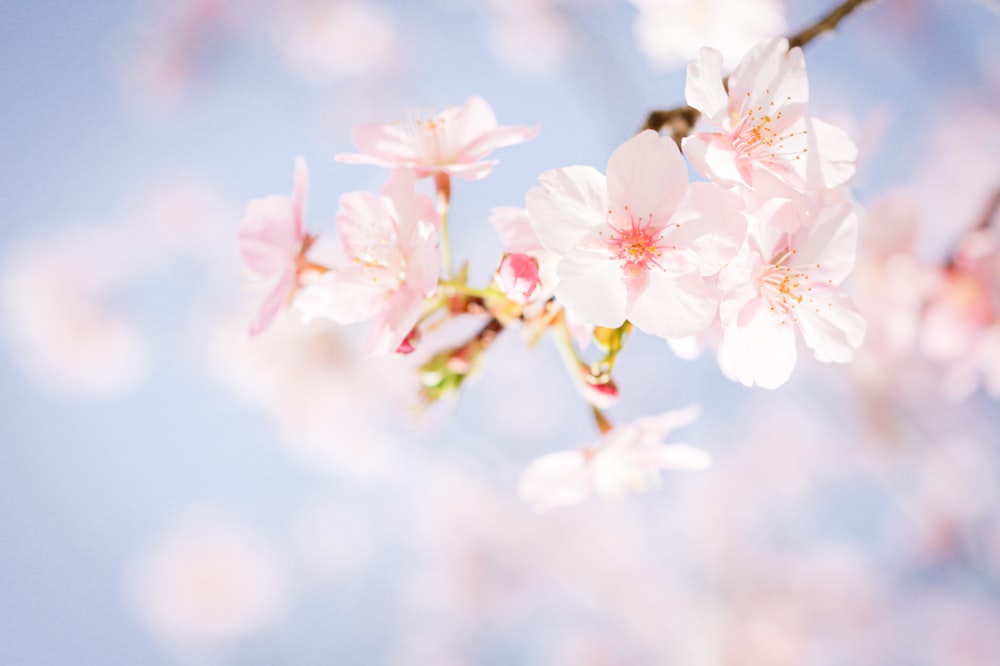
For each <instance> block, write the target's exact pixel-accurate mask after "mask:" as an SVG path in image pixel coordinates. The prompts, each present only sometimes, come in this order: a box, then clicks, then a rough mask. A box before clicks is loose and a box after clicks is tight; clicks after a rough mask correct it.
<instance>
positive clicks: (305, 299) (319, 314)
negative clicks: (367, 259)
mask: <svg viewBox="0 0 1000 666" xmlns="http://www.w3.org/2000/svg"><path fill="white" fill-rule="evenodd" d="M384 301H385V290H384V289H383V288H382V287H380V286H379V285H375V284H372V282H371V280H370V279H368V277H367V275H365V274H364V273H362V272H360V271H355V270H352V269H350V268H348V269H344V270H339V271H331V272H329V273H325V274H324V275H323V276H322V277H321V278H319V279H318V280H316V281H314V282H312V283H310V284H308V285H305V286H304V287H303V288H302V289H301V290H300V291H299V293H298V295H297V296H296V298H295V309H296V310H298V311H299V312H301V313H302V317H303V318H304V319H305V320H307V321H308V320H311V319H316V318H326V319H330V320H332V321H335V322H337V323H338V324H353V323H355V322H359V321H364V320H365V319H368V318H370V317H372V316H374V315H375V314H376V313H377V312H379V311H380V310H381V309H382V307H383V305H384Z"/></svg>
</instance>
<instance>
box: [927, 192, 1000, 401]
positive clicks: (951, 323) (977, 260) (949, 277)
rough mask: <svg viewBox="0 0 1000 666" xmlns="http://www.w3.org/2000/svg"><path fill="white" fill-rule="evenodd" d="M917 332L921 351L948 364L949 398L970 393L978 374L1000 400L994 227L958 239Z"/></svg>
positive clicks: (997, 237) (999, 239) (999, 260)
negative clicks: (919, 331)
mask: <svg viewBox="0 0 1000 666" xmlns="http://www.w3.org/2000/svg"><path fill="white" fill-rule="evenodd" d="M997 200H998V201H1000V194H998V195H997ZM998 208H1000V206H998ZM998 218H1000V214H998ZM922 329H923V330H922V340H921V342H922V348H923V350H924V353H926V354H927V356H928V357H930V358H932V359H934V360H936V361H944V362H947V363H948V364H949V366H950V367H949V372H948V378H947V379H948V381H947V385H946V388H947V389H948V390H949V391H950V392H951V394H952V396H953V397H955V398H961V397H965V396H966V395H968V394H969V393H971V392H972V391H973V390H974V389H975V387H976V385H977V383H978V380H979V377H980V376H982V379H983V383H984V385H985V387H986V390H987V391H988V392H989V394H990V395H992V396H993V397H996V398H1000V231H997V229H996V228H995V227H992V226H990V227H986V228H981V229H975V230H973V231H971V232H969V233H967V234H966V235H965V236H964V237H963V238H962V239H961V241H960V243H959V246H958V248H957V249H956V251H955V253H954V255H953V259H952V261H951V263H950V265H948V266H946V267H945V268H944V269H942V270H941V271H940V273H939V275H938V280H937V284H936V285H935V286H934V287H933V288H932V290H931V293H930V295H929V301H928V304H927V306H926V308H925V312H924V321H923V327H922Z"/></svg>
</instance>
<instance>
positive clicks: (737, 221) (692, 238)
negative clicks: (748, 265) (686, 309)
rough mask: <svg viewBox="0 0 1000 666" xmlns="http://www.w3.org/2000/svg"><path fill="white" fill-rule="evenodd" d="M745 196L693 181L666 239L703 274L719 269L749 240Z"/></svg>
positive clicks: (674, 216) (710, 184) (709, 273)
mask: <svg viewBox="0 0 1000 666" xmlns="http://www.w3.org/2000/svg"><path fill="white" fill-rule="evenodd" d="M742 209H743V200H742V199H740V197H738V196H737V195H735V194H733V193H732V192H728V191H726V190H724V189H722V188H721V187H719V186H718V185H713V184H712V183H692V184H691V186H690V187H688V191H687V193H686V194H685V196H684V199H683V201H681V204H680V205H679V206H678V208H677V212H675V213H674V215H673V217H671V218H670V227H669V228H668V229H667V230H666V231H665V232H664V234H663V242H664V243H666V244H668V245H672V246H674V247H676V248H677V251H678V252H680V253H681V255H682V256H683V257H684V258H685V259H686V260H687V262H688V263H689V264H690V265H691V267H692V268H695V269H697V270H698V272H699V273H701V274H702V275H713V274H715V273H718V272H719V269H721V268H722V267H723V266H724V265H725V264H726V262H727V261H729V260H730V259H732V258H733V256H735V254H736V252H737V250H739V248H740V246H741V245H743V241H744V240H746V233H747V222H746V219H745V218H744V217H743V215H742V214H741V213H740V211H741V210H742Z"/></svg>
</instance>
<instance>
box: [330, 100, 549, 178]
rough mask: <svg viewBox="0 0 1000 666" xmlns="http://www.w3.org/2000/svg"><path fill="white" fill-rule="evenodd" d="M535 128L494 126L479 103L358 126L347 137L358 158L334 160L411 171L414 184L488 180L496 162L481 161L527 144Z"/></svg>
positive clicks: (485, 107) (347, 156) (346, 155)
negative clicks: (444, 177) (430, 179)
mask: <svg viewBox="0 0 1000 666" xmlns="http://www.w3.org/2000/svg"><path fill="white" fill-rule="evenodd" d="M536 134H538V127H537V126H536V127H525V126H522V125H517V126H506V125H505V126H500V125H498V124H497V119H496V116H495V115H493V109H491V108H490V106H489V104H487V103H486V101H485V100H484V99H482V98H481V97H470V98H469V100H468V101H467V102H466V103H465V104H464V105H462V106H461V107H458V108H455V107H449V108H447V109H445V110H444V111H442V112H441V113H439V114H437V115H435V116H433V117H431V118H429V119H426V120H425V119H422V118H419V117H417V118H413V119H412V120H411V121H410V122H408V123H405V124H404V123H398V122H397V123H388V124H361V125H356V126H355V127H354V131H353V132H352V135H353V138H354V143H355V145H356V146H357V147H358V148H359V149H360V150H361V152H360V153H344V154H340V155H337V160H339V161H341V162H347V163H348V164H375V165H378V166H383V167H388V168H390V169H412V170H413V171H415V172H416V174H417V177H418V178H423V177H425V176H429V175H431V174H436V173H444V174H448V175H451V176H458V177H460V178H465V179H468V180H480V179H482V178H485V177H486V176H487V175H489V173H490V171H492V170H493V167H494V165H496V163H497V160H488V161H483V158H484V157H486V156H487V155H489V154H490V153H491V152H493V150H495V149H496V148H502V147H504V146H511V145H514V144H517V143H521V142H523V141H527V140H528V139H530V138H532V137H533V136H535V135H536Z"/></svg>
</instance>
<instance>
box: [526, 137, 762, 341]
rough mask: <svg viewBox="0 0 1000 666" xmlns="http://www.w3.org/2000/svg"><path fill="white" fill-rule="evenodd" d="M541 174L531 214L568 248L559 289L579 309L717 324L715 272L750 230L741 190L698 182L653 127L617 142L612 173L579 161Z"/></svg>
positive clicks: (611, 324)
mask: <svg viewBox="0 0 1000 666" xmlns="http://www.w3.org/2000/svg"><path fill="white" fill-rule="evenodd" d="M540 180H541V183H542V187H537V188H534V189H533V190H531V191H530V192H528V196H527V203H528V216H529V218H530V221H531V224H532V226H533V227H534V229H535V232H536V233H537V234H538V238H539V239H540V240H541V242H542V244H543V245H544V246H545V247H546V249H548V250H549V251H551V252H553V253H555V254H556V255H558V256H559V258H560V259H559V265H558V269H557V272H558V276H559V284H558V286H557V287H556V298H557V300H559V301H561V302H562V304H563V305H564V306H565V307H566V308H567V310H568V311H569V312H571V313H572V314H573V315H574V316H575V317H576V318H577V319H579V320H580V321H582V322H585V323H587V324H592V325H595V326H605V327H608V328H617V327H618V326H621V325H622V323H624V321H625V320H626V319H628V320H629V321H631V322H632V323H633V324H635V325H636V326H637V327H638V328H639V329H641V330H643V331H645V332H647V333H652V334H654V335H658V336H661V337H665V338H679V337H685V336H688V335H691V334H693V333H696V332H698V331H700V330H701V329H703V328H705V327H706V326H708V324H709V322H711V321H712V318H713V317H714V316H715V312H716V308H717V304H718V296H717V292H716V290H715V289H714V288H713V287H712V285H711V284H710V283H709V281H708V280H706V277H707V276H711V275H714V274H715V273H717V272H718V271H719V269H721V268H722V267H723V265H725V263H726V262H727V261H728V260H729V259H730V258H731V257H732V256H733V255H735V254H736V251H737V249H738V248H739V246H740V244H741V243H742V242H743V238H744V235H745V233H746V220H745V219H744V218H743V216H742V215H741V214H740V210H741V209H742V207H743V202H742V201H741V200H740V198H739V197H738V196H736V195H734V194H732V193H730V192H727V191H725V190H723V189H722V188H720V187H718V186H716V185H713V184H711V183H695V184H690V185H689V184H688V181H687V169H686V167H685V164H684V160H683V158H682V157H681V155H680V152H679V151H678V150H677V146H676V145H675V144H674V143H673V142H672V141H671V140H670V139H668V138H666V137H661V136H660V135H659V134H657V133H656V132H654V131H652V130H647V131H645V132H642V133H640V134H637V135H636V136H634V137H632V138H631V139H629V140H628V141H626V142H625V143H624V144H622V145H621V146H620V147H619V148H618V149H617V150H615V152H614V153H613V154H612V156H611V159H610V160H609V161H608V168H607V177H605V176H604V175H602V174H601V173H600V172H599V171H597V170H596V169H593V168H591V167H586V166H574V167H568V168H565V169H555V170H553V171H548V172H546V173H544V174H542V176H541V178H540Z"/></svg>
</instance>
